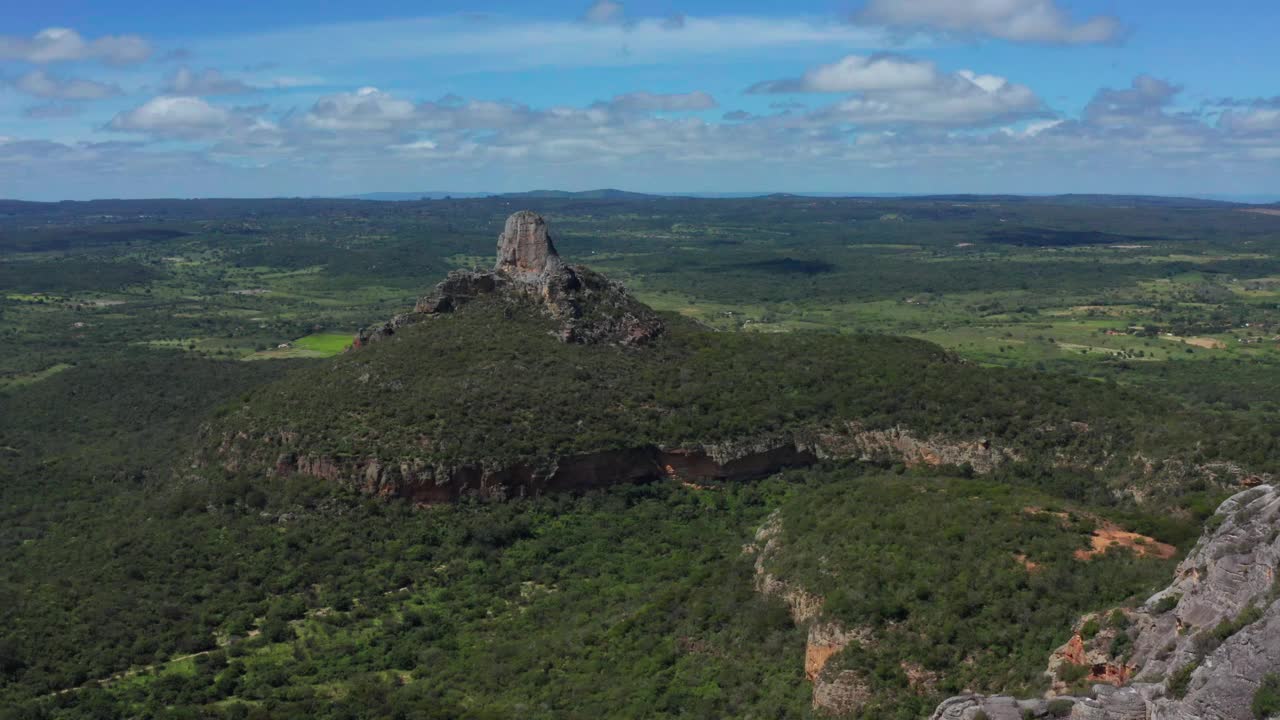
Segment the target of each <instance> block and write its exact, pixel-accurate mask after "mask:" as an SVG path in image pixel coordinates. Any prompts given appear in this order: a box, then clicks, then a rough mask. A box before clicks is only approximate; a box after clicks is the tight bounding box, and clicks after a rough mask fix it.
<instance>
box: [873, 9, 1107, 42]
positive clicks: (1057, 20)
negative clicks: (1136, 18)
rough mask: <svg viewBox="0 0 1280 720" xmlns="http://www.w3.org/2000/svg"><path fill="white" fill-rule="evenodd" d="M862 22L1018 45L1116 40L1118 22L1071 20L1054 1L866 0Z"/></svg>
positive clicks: (1092, 19)
mask: <svg viewBox="0 0 1280 720" xmlns="http://www.w3.org/2000/svg"><path fill="white" fill-rule="evenodd" d="M857 19H858V20H859V21H861V22H866V23H875V24H880V25H886V26H890V27H896V28H904V29H909V30H927V31H943V32H949V33H963V34H973V35H986V36H990V37H995V38H1001V39H1004V40H1013V41H1017V42H1042V43H1056V44H1068V45H1077V44H1093V43H1105V42H1112V41H1114V40H1117V39H1118V38H1119V37H1120V36H1121V34H1122V28H1121V25H1120V21H1119V20H1117V19H1116V18H1114V17H1111V16H1108V15H1098V16H1095V17H1091V18H1089V19H1087V20H1084V21H1082V22H1075V21H1073V20H1072V19H1071V17H1070V16H1069V15H1068V14H1067V12H1066V11H1065V10H1063V9H1062V8H1061V7H1059V6H1058V4H1057V2H1056V0H868V2H867V5H866V7H865V8H864V9H863V10H862V12H861V13H859V15H858V16H857Z"/></svg>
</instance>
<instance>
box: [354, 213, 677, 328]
mask: <svg viewBox="0 0 1280 720" xmlns="http://www.w3.org/2000/svg"><path fill="white" fill-rule="evenodd" d="M497 255H498V259H497V262H496V263H495V264H494V266H493V269H492V270H458V271H454V272H451V273H449V275H448V276H447V277H446V278H445V279H444V280H443V281H442V282H441V283H440V284H439V285H437V286H436V287H435V290H434V291H433V292H432V293H431V294H430V295H427V296H425V297H423V298H421V299H420V300H419V301H418V303H417V305H416V306H415V307H414V309H413V312H411V313H405V314H402V315H397V316H395V317H394V318H392V319H391V320H389V321H388V322H385V323H383V324H381V325H376V326H373V327H368V328H364V329H362V330H361V331H360V332H359V333H357V334H356V336H355V339H354V341H353V342H352V348H353V349H359V348H361V347H364V346H365V345H368V344H369V343H371V342H377V341H379V340H382V339H385V338H388V337H391V336H393V335H395V334H396V332H397V331H399V330H400V329H401V328H403V327H405V326H406V325H411V324H413V323H416V322H421V321H423V320H426V319H429V318H431V317H435V316H438V315H441V314H444V313H450V312H453V311H455V310H457V309H459V308H461V307H462V306H463V305H466V304H467V303H469V302H473V301H475V300H477V299H479V298H482V297H491V298H500V299H502V300H505V301H509V302H531V303H533V304H534V305H536V306H537V307H539V308H540V309H541V310H542V311H543V312H545V313H547V314H548V315H550V316H551V317H552V318H554V319H555V320H556V321H557V322H558V324H559V330H558V332H557V335H558V337H559V338H560V339H561V340H563V341H564V342H569V343H587V344H596V343H611V344H618V345H643V344H644V343H647V342H649V341H650V340H652V339H653V338H655V337H657V336H658V335H660V334H661V333H662V330H663V324H662V320H661V319H660V318H659V317H658V315H657V314H656V313H654V312H653V310H652V309H650V308H649V307H648V306H647V305H645V304H644V303H641V302H640V301H638V300H636V299H635V298H633V297H632V296H631V295H630V293H628V292H627V291H626V289H625V288H623V287H622V285H620V284H618V283H615V282H613V281H611V280H609V279H608V278H606V277H605V276H604V275H601V274H600V273H597V272H595V271H593V270H591V269H589V268H586V267H583V266H581V265H573V266H571V265H568V264H566V263H565V262H564V261H563V260H561V258H560V254H559V253H557V252H556V248H555V244H554V243H553V242H552V239H551V235H550V233H549V232H548V230H547V223H546V221H545V220H543V219H542V217H541V216H540V215H538V214H537V213H535V212H532V211H529V210H521V211H520V212H518V213H515V214H514V215H512V216H511V217H509V218H507V222H506V225H505V226H504V227H503V230H502V234H501V235H499V236H498V253H497Z"/></svg>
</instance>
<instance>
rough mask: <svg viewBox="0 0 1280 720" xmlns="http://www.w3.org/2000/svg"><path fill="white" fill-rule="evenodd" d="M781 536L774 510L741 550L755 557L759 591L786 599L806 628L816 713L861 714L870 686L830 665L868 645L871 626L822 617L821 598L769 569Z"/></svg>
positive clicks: (807, 667) (806, 665) (806, 663)
mask: <svg viewBox="0 0 1280 720" xmlns="http://www.w3.org/2000/svg"><path fill="white" fill-rule="evenodd" d="M781 533H782V521H781V518H780V517H779V516H778V513H777V512H774V514H773V515H771V516H770V517H769V520H768V521H767V522H765V524H764V525H763V526H761V527H760V529H759V530H758V531H756V536H755V539H754V541H753V542H752V543H751V544H749V545H747V546H746V547H744V548H743V552H745V553H747V554H750V555H754V556H755V572H756V580H755V583H756V591H757V592H759V593H761V594H763V595H768V596H770V597H776V598H778V599H780V600H782V601H783V602H784V603H786V605H787V609H788V610H789V611H790V613H791V619H792V621H793V622H795V623H796V624H797V625H802V626H806V627H807V636H806V638H805V651H804V676H805V679H806V680H808V681H809V682H810V683H812V684H813V707H814V709H815V710H820V711H822V712H824V713H828V714H833V715H848V714H850V713H854V712H857V711H858V710H859V709H861V708H862V706H863V705H864V704H865V703H866V702H867V700H869V699H870V697H871V688H870V685H869V684H868V683H867V682H866V680H865V679H863V678H862V677H861V676H859V675H858V674H857V673H855V672H853V671H851V670H835V669H832V668H828V667H827V663H828V662H829V661H830V660H831V658H833V657H835V656H836V655H837V654H839V653H840V651H841V650H844V649H845V648H846V647H848V646H849V644H850V643H853V642H858V643H864V644H866V643H871V642H874V641H875V638H874V636H873V635H872V632H871V630H870V629H869V628H862V627H855V628H850V627H847V626H845V625H844V624H843V623H841V622H839V621H837V620H831V619H828V618H824V617H822V606H823V605H824V604H825V603H826V600H825V599H824V598H823V597H821V596H819V595H815V594H813V593H811V592H809V591H807V590H805V589H804V588H802V587H799V586H796V585H793V584H791V583H788V582H786V581H784V580H781V579H780V578H778V577H777V576H776V575H774V574H772V573H770V572H769V571H768V570H767V569H766V567H765V566H766V564H767V563H768V562H769V559H770V557H771V556H772V555H773V554H774V553H777V552H778V551H779V549H780V546H779V543H780V541H781Z"/></svg>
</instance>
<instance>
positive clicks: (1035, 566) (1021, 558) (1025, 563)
mask: <svg viewBox="0 0 1280 720" xmlns="http://www.w3.org/2000/svg"><path fill="white" fill-rule="evenodd" d="M1013 559H1014V560H1017V561H1018V564H1019V565H1021V566H1022V567H1024V568H1026V569H1027V572H1035V571H1036V570H1039V569H1040V563H1036V562H1032V561H1031V560H1030V559H1028V558H1027V556H1026V555H1024V554H1022V553H1016V554H1014V556H1013Z"/></svg>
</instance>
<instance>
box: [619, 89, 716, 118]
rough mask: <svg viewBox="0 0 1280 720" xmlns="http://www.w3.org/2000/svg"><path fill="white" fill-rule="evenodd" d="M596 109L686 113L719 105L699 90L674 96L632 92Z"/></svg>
mask: <svg viewBox="0 0 1280 720" xmlns="http://www.w3.org/2000/svg"><path fill="white" fill-rule="evenodd" d="M596 107H605V108H608V109H610V110H617V111H619V112H639V113H650V112H687V111H696V110H711V109H713V108H716V107H719V103H717V102H716V99H715V98H713V97H711V95H709V94H708V93H705V92H702V91H701V90H698V91H695V92H690V93H674V94H655V93H648V92H633V93H627V94H625V95H618V96H617V97H615V98H613V99H612V100H610V101H609V102H607V103H597V104H596Z"/></svg>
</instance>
